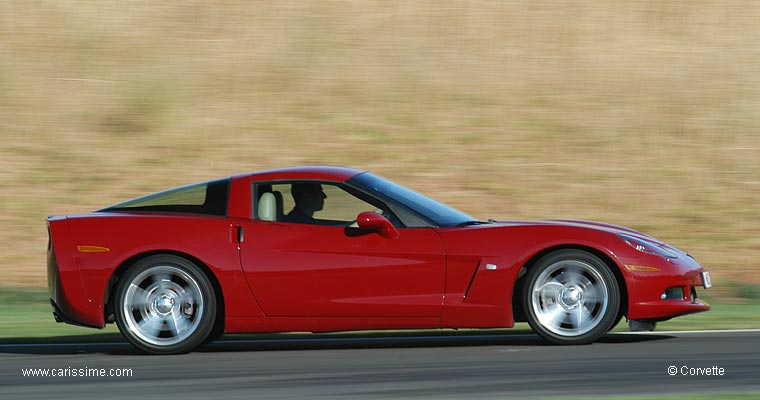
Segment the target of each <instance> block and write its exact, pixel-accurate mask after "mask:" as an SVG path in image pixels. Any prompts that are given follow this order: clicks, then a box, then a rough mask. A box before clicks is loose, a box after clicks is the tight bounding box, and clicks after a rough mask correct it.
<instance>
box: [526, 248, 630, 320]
mask: <svg viewBox="0 0 760 400" xmlns="http://www.w3.org/2000/svg"><path fill="white" fill-rule="evenodd" d="M560 250H580V251H585V252H587V253H590V254H593V255H594V256H596V257H598V258H599V259H600V260H602V261H603V262H604V263H605V264H607V266H608V267H610V270H611V271H612V273H613V275H614V276H615V280H616V281H617V283H618V287H619V288H620V310H619V311H618V313H619V316H618V318H620V317H621V316H623V315H627V314H628V286H627V284H626V282H625V278H624V277H623V273H622V271H621V270H620V266H619V265H618V264H617V263H616V262H615V261H614V260H613V259H612V257H610V255H609V254H606V253H605V252H603V251H601V250H599V249H597V248H594V247H591V246H587V245H582V244H563V245H557V246H552V247H548V248H545V249H543V250H540V251H538V252H537V253H535V254H534V255H532V256H531V257H530V258H529V259H528V261H526V262H525V263H524V264H523V266H522V267H520V269H519V270H518V272H517V277H516V278H515V284H514V288H513V290H512V315H513V316H514V320H515V322H525V321H526V319H525V315H524V313H523V304H522V296H521V293H522V290H523V285H524V284H525V275H526V274H527V272H528V270H529V269H530V268H533V266H535V265H536V263H537V262H538V260H540V259H541V258H542V257H544V256H545V255H547V254H550V253H553V252H555V251H560Z"/></svg>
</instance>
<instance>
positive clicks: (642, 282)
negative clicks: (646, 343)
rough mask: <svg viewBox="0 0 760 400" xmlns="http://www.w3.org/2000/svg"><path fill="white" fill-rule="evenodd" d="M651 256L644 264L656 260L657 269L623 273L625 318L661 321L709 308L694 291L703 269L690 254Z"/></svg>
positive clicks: (697, 286)
mask: <svg viewBox="0 0 760 400" xmlns="http://www.w3.org/2000/svg"><path fill="white" fill-rule="evenodd" d="M652 257H653V258H651V259H649V260H648V261H650V263H651V264H648V265H654V264H656V265H654V266H656V267H657V268H658V269H659V272H629V273H628V276H627V277H626V282H627V283H628V286H629V287H628V312H627V315H626V316H627V317H628V319H634V320H649V321H664V320H667V319H670V318H673V317H677V316H679V315H686V314H693V313H698V312H703V311H708V310H709V309H710V305H709V304H708V303H707V302H705V301H703V300H701V299H699V298H698V295H697V294H698V291H699V290H702V289H703V288H704V286H705V282H704V281H703V276H702V272H704V271H705V269H704V268H703V267H702V266H701V265H699V263H698V262H697V261H696V260H695V259H694V258H692V257H691V256H689V255H687V254H683V255H682V256H680V257H679V258H677V259H673V260H669V259H664V258H661V257H657V259H655V258H654V257H655V256H652ZM637 262H641V260H637ZM674 293H675V294H674Z"/></svg>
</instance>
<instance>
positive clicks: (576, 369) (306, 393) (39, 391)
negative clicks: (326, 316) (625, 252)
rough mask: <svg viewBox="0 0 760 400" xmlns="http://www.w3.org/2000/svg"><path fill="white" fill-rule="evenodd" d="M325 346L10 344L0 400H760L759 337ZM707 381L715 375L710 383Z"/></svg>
mask: <svg viewBox="0 0 760 400" xmlns="http://www.w3.org/2000/svg"><path fill="white" fill-rule="evenodd" d="M323 337H324V336H319V337H318V338H317V339H307V340H304V339H267V340H251V339H239V338H235V337H232V338H226V339H224V340H221V341H218V342H216V343H214V344H211V345H209V346H206V347H205V348H203V349H201V350H199V351H196V352H194V353H191V354H186V355H181V356H146V355H140V354H136V353H135V352H134V351H133V350H132V349H131V348H130V347H129V346H128V345H127V344H125V343H104V344H95V343H85V344H81V343H80V344H57V345H56V344H53V345H50V344H48V345H46V344H22V345H13V344H0V397H1V398H3V399H46V398H55V399H62V398H79V399H102V398H105V399H121V398H129V399H173V398H182V399H232V398H241V399H242V398H245V399H249V398H262V399H283V398H298V399H301V398H309V399H312V398H317V399H365V398H366V399H372V398H393V399H397V398H429V399H448V398H453V399H472V398H477V399H490V398H498V399H503V398H531V397H538V398H542V397H554V396H581V397H583V396H588V395H596V396H609V395H617V394H661V393H668V394H671V393H672V394H679V393H680V394H683V393H702V392H754V393H760V331H743V332H720V333H716V332H702V333H699V332H695V333H670V332H664V333H651V334H610V335H608V336H606V337H605V338H603V339H602V340H601V341H600V342H597V343H595V344H593V345H588V346H570V347H562V346H552V345H546V344H544V343H542V342H541V341H539V340H538V338H537V337H536V336H534V335H531V334H505V335H493V334H490V333H488V334H481V335H467V336H419V335H418V336H394V337H372V338H362V337H354V338H338V339H324V338H323ZM670 366H674V367H675V369H676V370H675V375H674V376H671V375H670V374H669V373H668V367H670ZM24 368H35V369H39V368H52V369H56V370H57V372H56V373H57V374H61V373H63V374H64V375H65V374H69V375H71V374H73V373H74V371H77V373H79V374H90V375H92V372H91V371H93V370H96V369H97V370H100V369H104V370H105V371H106V373H107V374H110V373H111V372H112V371H110V370H111V369H121V368H129V369H131V370H132V372H131V373H132V376H127V377H96V376H84V377H52V376H49V377H25V376H24V374H23V371H22V369H24ZM721 369H722V371H721ZM61 370H64V371H61ZM708 370H709V371H710V373H711V374H717V375H705V374H706V373H707V371H708ZM66 371H70V372H66ZM87 371H90V372H87ZM721 372H722V374H721ZM51 373H52V372H51Z"/></svg>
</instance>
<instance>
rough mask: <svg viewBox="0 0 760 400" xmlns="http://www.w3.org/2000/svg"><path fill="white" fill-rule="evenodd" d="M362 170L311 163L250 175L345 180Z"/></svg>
mask: <svg viewBox="0 0 760 400" xmlns="http://www.w3.org/2000/svg"><path fill="white" fill-rule="evenodd" d="M362 172H364V171H362V170H358V169H354V168H348V167H338V166H327V165H309V166H300V167H289V168H278V169H270V170H265V171H256V172H252V173H250V174H244V175H248V176H250V177H252V178H253V180H255V181H269V180H280V179H285V180H289V179H292V180H297V179H309V180H312V179H313V180H324V181H335V182H345V181H346V180H348V179H349V178H351V177H353V176H356V175H358V174H361V173H362Z"/></svg>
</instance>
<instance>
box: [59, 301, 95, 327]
mask: <svg viewBox="0 0 760 400" xmlns="http://www.w3.org/2000/svg"><path fill="white" fill-rule="evenodd" d="M50 305H51V306H53V318H55V322H58V323H61V322H64V323H67V324H69V325H76V326H84V327H87V328H102V326H97V325H87V324H84V323H81V322H79V321H77V320H74V319H73V318H71V317H69V316H68V315H66V313H65V312H64V311H63V310H62V309H61V307H58V304H56V303H55V301H54V300H53V299H50Z"/></svg>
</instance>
